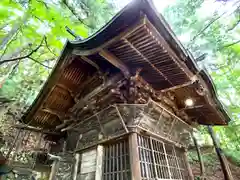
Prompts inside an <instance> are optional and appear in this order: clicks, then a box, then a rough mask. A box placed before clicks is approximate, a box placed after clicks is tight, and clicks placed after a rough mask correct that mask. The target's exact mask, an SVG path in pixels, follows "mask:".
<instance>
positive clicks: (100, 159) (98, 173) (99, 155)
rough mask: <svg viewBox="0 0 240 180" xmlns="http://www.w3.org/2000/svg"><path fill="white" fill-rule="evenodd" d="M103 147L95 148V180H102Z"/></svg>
mask: <svg viewBox="0 0 240 180" xmlns="http://www.w3.org/2000/svg"><path fill="white" fill-rule="evenodd" d="M103 151H104V149H103V146H102V145H98V146H97V160H96V173H95V180H101V179H102V172H103V170H102V167H103Z"/></svg>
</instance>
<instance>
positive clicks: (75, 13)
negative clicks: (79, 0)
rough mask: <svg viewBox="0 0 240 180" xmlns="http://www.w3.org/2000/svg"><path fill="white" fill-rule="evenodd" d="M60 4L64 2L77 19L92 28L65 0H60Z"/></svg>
mask: <svg viewBox="0 0 240 180" xmlns="http://www.w3.org/2000/svg"><path fill="white" fill-rule="evenodd" d="M62 4H64V5H65V6H66V7H67V8H68V9H69V10H70V11H71V13H72V14H73V15H74V16H75V17H76V18H77V19H78V21H80V22H81V23H82V24H83V25H85V26H87V27H88V28H90V29H93V27H91V26H89V25H88V24H86V23H85V22H84V21H83V20H82V19H81V18H80V17H79V16H78V13H77V12H76V11H75V9H73V7H71V5H70V4H69V3H68V1H67V0H62Z"/></svg>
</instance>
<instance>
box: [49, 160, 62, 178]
mask: <svg viewBox="0 0 240 180" xmlns="http://www.w3.org/2000/svg"><path fill="white" fill-rule="evenodd" d="M59 164H60V161H59V160H58V159H56V160H54V162H53V165H52V168H51V173H50V177H49V180H56V174H57V172H58V168H59Z"/></svg>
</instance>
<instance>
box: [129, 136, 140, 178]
mask: <svg viewBox="0 0 240 180" xmlns="http://www.w3.org/2000/svg"><path fill="white" fill-rule="evenodd" d="M129 157H130V165H131V179H132V180H139V179H142V178H141V168H140V160H139V151H138V143H137V133H131V134H130V135H129Z"/></svg>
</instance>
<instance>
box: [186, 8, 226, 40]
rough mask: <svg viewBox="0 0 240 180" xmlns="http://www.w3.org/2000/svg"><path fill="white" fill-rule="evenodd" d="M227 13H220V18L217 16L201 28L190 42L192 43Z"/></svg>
mask: <svg viewBox="0 0 240 180" xmlns="http://www.w3.org/2000/svg"><path fill="white" fill-rule="evenodd" d="M226 13H227V12H224V13H222V14H221V15H220V16H217V17H216V18H214V19H212V20H211V21H210V22H209V23H208V24H207V25H206V26H205V27H204V28H202V29H201V30H200V31H199V32H198V33H197V34H196V35H195V36H194V37H193V38H192V40H191V41H190V42H194V41H195V40H196V39H197V37H198V36H200V35H201V34H202V33H203V32H204V31H206V30H207V29H208V28H209V27H210V26H211V25H212V24H214V23H215V22H216V21H217V20H219V19H220V18H221V17H222V16H223V15H224V14H226Z"/></svg>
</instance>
